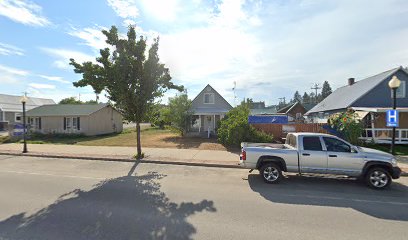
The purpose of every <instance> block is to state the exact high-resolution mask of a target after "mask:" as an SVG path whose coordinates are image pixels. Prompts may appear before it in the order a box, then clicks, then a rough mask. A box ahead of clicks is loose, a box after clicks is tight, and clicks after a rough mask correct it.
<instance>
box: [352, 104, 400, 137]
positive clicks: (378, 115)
mask: <svg viewBox="0 0 408 240" xmlns="http://www.w3.org/2000/svg"><path fill="white" fill-rule="evenodd" d="M353 109H354V110H356V113H357V114H358V115H359V116H360V117H361V119H362V121H363V124H364V127H365V128H364V132H363V134H362V136H361V137H360V139H361V140H364V141H367V142H370V141H373V142H374V143H380V144H391V141H392V128H391V127H387V126H386V125H387V124H386V111H387V110H389V108H353ZM397 110H398V111H399V127H398V128H396V129H395V144H408V108H397Z"/></svg>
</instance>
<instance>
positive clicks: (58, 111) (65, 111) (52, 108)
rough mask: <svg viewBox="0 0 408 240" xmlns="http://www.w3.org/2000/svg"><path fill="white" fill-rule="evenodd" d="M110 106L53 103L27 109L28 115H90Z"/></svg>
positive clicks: (104, 104)
mask: <svg viewBox="0 0 408 240" xmlns="http://www.w3.org/2000/svg"><path fill="white" fill-rule="evenodd" d="M107 106H109V104H107V103H100V104H53V105H43V106H40V107H37V108H34V109H32V110H30V111H27V116H28V117H49V116H89V115H91V114H92V113H94V112H97V111H99V110H101V109H102V108H104V107H107Z"/></svg>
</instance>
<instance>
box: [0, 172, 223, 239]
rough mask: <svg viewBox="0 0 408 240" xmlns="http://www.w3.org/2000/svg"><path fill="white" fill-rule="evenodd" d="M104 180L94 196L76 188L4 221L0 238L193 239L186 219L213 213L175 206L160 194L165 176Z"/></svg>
mask: <svg viewBox="0 0 408 240" xmlns="http://www.w3.org/2000/svg"><path fill="white" fill-rule="evenodd" d="M135 168H136V165H135V166H133V168H132V169H131V170H130V172H129V174H128V176H124V177H119V178H115V179H111V180H107V181H103V182H101V183H99V184H98V185H96V186H95V188H93V189H92V190H90V191H82V190H80V189H76V190H74V191H72V192H69V193H66V194H64V195H62V196H60V197H59V199H58V200H57V201H56V202H55V203H53V204H51V205H49V206H48V207H46V208H44V209H41V210H40V211H38V212H37V213H35V214H33V215H31V216H25V213H20V214H17V215H14V216H12V217H10V218H8V219H6V220H4V221H2V222H0V239H191V238H192V234H194V233H195V232H196V229H195V228H194V226H193V225H192V224H190V223H189V222H187V217H189V216H191V215H194V214H195V213H197V212H202V211H209V212H215V211H216V209H215V207H214V204H213V202H212V201H208V200H203V201H201V202H199V203H192V202H183V203H180V204H177V203H173V202H171V201H170V200H169V199H168V198H167V197H166V195H165V193H163V192H161V191H160V186H161V185H160V184H159V183H158V180H160V179H162V178H164V177H165V176H164V175H161V174H158V173H154V172H151V173H148V174H146V175H142V176H132V173H133V171H134V169H135Z"/></svg>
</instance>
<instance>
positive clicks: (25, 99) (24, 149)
mask: <svg viewBox="0 0 408 240" xmlns="http://www.w3.org/2000/svg"><path fill="white" fill-rule="evenodd" d="M27 100H28V99H27V96H26V95H23V97H22V98H21V100H20V102H21V103H22V104H23V141H24V148H23V153H26V152H28V151H27V136H26V134H27V132H26V107H25V106H26V102H27Z"/></svg>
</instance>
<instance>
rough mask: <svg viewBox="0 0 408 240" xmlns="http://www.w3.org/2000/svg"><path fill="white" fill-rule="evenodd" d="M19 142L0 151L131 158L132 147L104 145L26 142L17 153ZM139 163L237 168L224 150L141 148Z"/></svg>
mask: <svg viewBox="0 0 408 240" xmlns="http://www.w3.org/2000/svg"><path fill="white" fill-rule="evenodd" d="M22 149H23V145H22V144H18V143H8V144H0V154H13V155H24V156H38V157H56V158H79V159H90V160H106V161H129V162H131V161H135V159H134V158H133V156H134V155H135V153H136V148H135V147H105V146H80V145H57V144H55V145H54V144H29V145H28V153H24V154H23V153H21V151H22ZM142 151H143V153H144V154H145V157H144V158H143V160H142V162H153V163H163V164H165V163H169V164H179V165H197V166H214V167H230V168H235V167H237V168H238V165H237V164H238V161H239V154H237V153H231V152H227V151H215V150H199V149H174V148H143V147H142Z"/></svg>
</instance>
